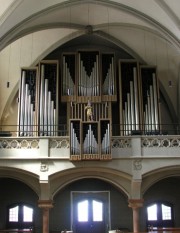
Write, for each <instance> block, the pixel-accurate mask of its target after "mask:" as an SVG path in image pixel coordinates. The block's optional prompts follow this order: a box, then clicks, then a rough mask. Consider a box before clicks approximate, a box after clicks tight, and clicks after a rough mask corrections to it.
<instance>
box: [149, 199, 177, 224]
mask: <svg viewBox="0 0 180 233" xmlns="http://www.w3.org/2000/svg"><path fill="white" fill-rule="evenodd" d="M147 224H148V226H149V225H151V226H154V227H173V225H174V224H173V207H172V205H170V204H167V203H153V204H152V205H150V206H148V207H147Z"/></svg>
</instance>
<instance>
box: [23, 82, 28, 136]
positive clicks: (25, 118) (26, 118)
mask: <svg viewBox="0 0 180 233" xmlns="http://www.w3.org/2000/svg"><path fill="white" fill-rule="evenodd" d="M28 95H29V85H28V84H26V85H25V114H24V135H25V136H27V131H28Z"/></svg>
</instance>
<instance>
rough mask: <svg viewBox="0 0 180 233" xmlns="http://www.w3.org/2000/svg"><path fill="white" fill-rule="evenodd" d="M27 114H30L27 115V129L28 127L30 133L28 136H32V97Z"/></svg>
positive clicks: (29, 98)
mask: <svg viewBox="0 0 180 233" xmlns="http://www.w3.org/2000/svg"><path fill="white" fill-rule="evenodd" d="M27 112H28V114H27V118H28V119H27V127H28V129H27V131H28V136H31V133H32V131H31V124H32V123H31V121H32V119H31V95H28V110H27Z"/></svg>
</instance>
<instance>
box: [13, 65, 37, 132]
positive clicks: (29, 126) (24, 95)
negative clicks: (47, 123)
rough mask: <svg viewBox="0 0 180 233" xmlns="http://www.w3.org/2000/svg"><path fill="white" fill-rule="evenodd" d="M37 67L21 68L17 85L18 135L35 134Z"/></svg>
mask: <svg viewBox="0 0 180 233" xmlns="http://www.w3.org/2000/svg"><path fill="white" fill-rule="evenodd" d="M36 93H37V68H23V69H22V71H21V80H20V87H19V114H18V135H19V136H36V134H37V128H36V125H37V113H36V111H35V110H36V107H37V106H36V103H37V95H36Z"/></svg>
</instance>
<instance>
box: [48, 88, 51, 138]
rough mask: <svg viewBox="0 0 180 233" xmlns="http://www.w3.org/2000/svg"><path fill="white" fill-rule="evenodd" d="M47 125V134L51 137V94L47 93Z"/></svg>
mask: <svg viewBox="0 0 180 233" xmlns="http://www.w3.org/2000/svg"><path fill="white" fill-rule="evenodd" d="M47 109H48V110H47V119H48V122H47V125H48V134H49V135H51V92H50V91H48V103H47Z"/></svg>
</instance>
